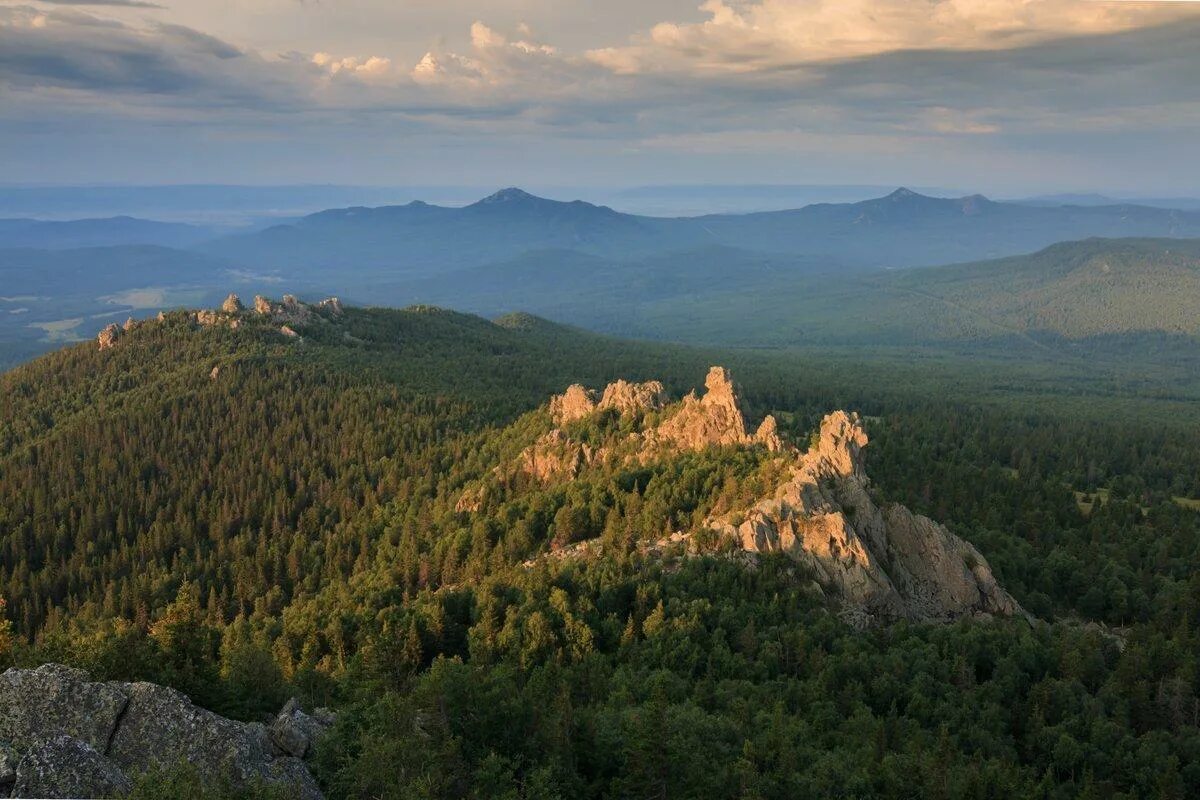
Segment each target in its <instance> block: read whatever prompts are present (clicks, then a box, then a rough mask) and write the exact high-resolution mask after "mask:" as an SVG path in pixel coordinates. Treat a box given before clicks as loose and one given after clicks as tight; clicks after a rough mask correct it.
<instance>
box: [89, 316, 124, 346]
mask: <svg viewBox="0 0 1200 800" xmlns="http://www.w3.org/2000/svg"><path fill="white" fill-rule="evenodd" d="M122 333H124V331H123V330H121V326H120V325H118V324H117V323H115V322H113V323H110V324H108V325H105V326H104V329H103V330H101V331H100V333H98V334H96V343H97V344H98V345H99V347H100V349H101V350H108V349H110V348H113V347H116V345H117V340H118V339H120V338H121V334H122Z"/></svg>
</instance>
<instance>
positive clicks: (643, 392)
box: [498, 367, 1025, 621]
mask: <svg viewBox="0 0 1200 800" xmlns="http://www.w3.org/2000/svg"><path fill="white" fill-rule="evenodd" d="M704 386H705V391H704V394H703V395H702V396H697V395H696V394H695V393H692V394H690V395H688V396H687V397H685V398H684V399H683V400H682V401H681V402H680V403H677V404H673V405H668V404H667V401H666V398H665V395H664V393H663V388H662V384H660V383H658V382H657V381H652V382H649V383H641V384H634V383H627V382H625V381H616V382H615V383H612V384H610V385H609V386H608V387H607V388H606V389H605V390H604V392H603V393H602V394H598V393H597V392H595V391H592V390H589V389H587V388H585V387H583V386H580V385H575V386H571V387H570V388H569V389H567V391H566V392H564V393H563V394H561V395H557V396H555V397H554V398H552V399H551V401H550V405H549V410H550V414H551V417H552V418H553V420H554V421H555V423H556V424H557V425H560V426H563V425H566V424H567V423H570V422H572V421H574V420H578V419H583V418H586V417H587V416H589V415H590V414H593V413H596V412H599V411H600V410H602V409H604V408H611V409H616V410H617V411H618V412H619V413H621V414H623V415H624V414H634V413H639V412H647V411H655V412H660V413H658V414H655V415H654V416H651V417H646V418H643V419H640V420H635V426H634V430H633V432H632V433H628V434H627V435H625V438H621V439H618V438H610V439H608V440H605V441H604V442H603V443H601V444H587V443H584V442H580V441H576V440H575V439H573V438H571V436H570V435H569V434H568V433H567V432H566V431H569V430H570V428H566V429H565V430H564V429H563V428H561V427H560V428H554V429H553V430H551V431H550V432H549V433H546V434H544V435H543V436H542V437H540V438H539V439H537V440H536V441H535V442H534V443H533V444H531V445H530V446H529V447H527V448H526V449H525V450H524V451H522V453H521V454H520V456H519V457H518V459H517V463H516V467H517V469H518V470H519V471H520V472H523V473H525V474H528V475H531V476H533V477H534V478H535V479H537V480H538V481H540V482H543V483H552V482H556V481H565V480H573V479H574V478H576V477H577V476H578V475H579V474H580V473H581V472H582V471H583V470H585V469H588V468H590V467H592V466H594V465H596V464H599V463H603V462H606V461H607V460H611V459H613V458H617V459H621V458H623V459H625V460H627V461H640V462H642V463H649V462H652V461H654V460H658V459H661V458H664V457H670V456H671V454H673V453H678V452H680V451H684V450H702V449H705V448H709V447H748V446H754V445H758V446H761V447H763V448H765V449H766V450H767V451H768V453H770V454H771V455H770V456H769V458H771V459H773V460H774V462H775V464H776V465H777V466H778V467H779V468H780V470H781V472H782V473H783V474H785V475H786V477H785V478H784V479H783V480H782V481H781V482H780V483H779V485H778V486H776V487H775V488H774V489H773V490H772V492H771V493H770V494H768V495H767V496H766V497H763V498H761V499H760V500H758V501H757V502H755V503H754V504H753V505H751V507H749V508H742V509H735V510H733V511H731V512H729V513H722V514H720V515H718V516H714V517H713V518H710V519H709V520H707V522H706V524H705V525H704V526H703V527H706V528H708V529H710V530H713V531H716V532H717V533H718V534H719V535H720V536H721V537H723V538H725V539H727V540H728V539H732V540H733V541H735V542H737V543H738V544H739V545H740V547H741V550H742V551H743V553H744V554H745V555H746V557H748V558H754V557H755V556H754V554H758V553H770V552H779V553H786V554H787V555H788V556H790V557H791V558H793V559H795V560H796V561H797V562H799V563H801V564H803V565H805V566H807V567H808V568H809V570H810V571H811V572H812V574H813V575H814V576H815V577H816V580H817V582H818V583H819V584H820V585H821V587H822V588H823V590H824V592H825V593H826V594H827V595H830V596H833V597H836V598H837V599H838V600H839V601H840V602H841V605H842V611H843V614H844V616H845V617H846V618H847V619H853V620H858V621H862V620H875V621H888V620H896V619H908V620H920V621H948V620H954V619H959V618H962V617H971V616H990V615H1000V616H1020V615H1024V614H1025V612H1024V611H1023V610H1022V609H1021V607H1020V605H1018V603H1017V602H1016V600H1014V599H1013V598H1012V596H1011V595H1009V594H1008V592H1006V591H1005V590H1004V589H1003V588H1002V587H1001V586H1000V585H999V584H998V582H997V581H996V577H995V575H994V574H993V573H992V570H991V567H990V566H989V565H988V563H987V560H986V559H984V557H983V556H982V555H981V554H980V553H979V551H978V550H976V549H975V548H974V547H973V546H972V545H971V544H969V543H968V542H966V541H964V540H962V539H960V538H959V537H957V536H955V535H954V534H952V533H951V532H950V531H949V530H948V529H947V528H946V527H945V526H943V525H939V524H938V523H937V522H934V521H933V520H931V519H929V518H928V517H923V516H920V515H918V514H914V513H913V512H911V511H909V510H908V509H907V508H905V507H904V506H901V505H897V504H882V505H881V504H878V503H877V502H876V500H875V499H874V497H873V495H872V492H871V490H870V479H869V478H868V477H867V474H866V469H865V462H864V458H863V450H864V448H865V447H866V446H867V444H868V438H867V433H866V429H865V428H864V427H863V424H862V420H861V418H860V417H859V416H858V415H857V414H855V413H850V412H846V411H835V412H833V413H831V414H829V415H827V416H826V417H825V418H824V420H823V421H822V422H821V427H820V431H819V433H818V435H817V436H816V438H815V439H814V441H813V442H812V444H811V446H810V447H809V449H808V450H807V451H806V452H801V451H800V450H799V449H797V448H796V447H795V446H793V445H791V444H789V443H787V442H786V441H785V440H784V438H783V437H782V436H781V435H780V432H779V426H778V423H777V422H776V420H775V418H774V417H771V416H767V417H766V418H764V419H763V420H762V422H761V423H760V424H759V426H758V428H757V430H756V431H755V433H754V434H753V435H751V434H749V433H748V430H749V428H748V426H747V423H746V418H745V415H744V413H743V410H742V403H741V400H740V398H739V396H738V392H737V390H736V387H735V385H734V382H733V380H732V377H731V376H730V374H729V372H728V371H727V370H725V369H724V368H722V367H713V368H712V369H710V370H709V372H708V376H707V378H706V379H705V382H704ZM660 419H661V422H660V421H659V420H660ZM508 469H509V470H511V467H509V468H508ZM498 472H499V473H500V474H501V475H502V476H503V475H506V474H510V473H509V472H506V471H505V469H504V468H498ZM673 535H674V536H678V537H681V538H680V539H679V541H675V540H674V539H672V540H670V541H667V540H664V542H660V543H658V544H659V545H662V547H663V548H669V547H674V546H677V545H679V544H680V542H684V541H685V540H687V545H686V547H687V548H691V543H690V537H691V532H683V531H680V532H678V533H677V534H673ZM576 551H577V552H580V553H583V552H590V550H589V548H585V547H579V548H576V549H575V550H572V551H571V552H576Z"/></svg>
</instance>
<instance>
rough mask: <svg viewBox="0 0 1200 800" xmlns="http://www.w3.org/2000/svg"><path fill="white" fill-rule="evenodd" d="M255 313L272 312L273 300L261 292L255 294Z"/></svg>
mask: <svg viewBox="0 0 1200 800" xmlns="http://www.w3.org/2000/svg"><path fill="white" fill-rule="evenodd" d="M254 313H256V314H263V315H267V314H270V313H271V301H270V300H268V299H267V298H265V297H263V296H262V295H261V294H256V295H254Z"/></svg>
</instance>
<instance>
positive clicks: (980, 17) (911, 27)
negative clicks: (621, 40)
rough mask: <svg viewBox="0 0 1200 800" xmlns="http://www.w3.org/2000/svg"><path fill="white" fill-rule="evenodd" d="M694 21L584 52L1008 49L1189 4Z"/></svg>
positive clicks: (991, 7)
mask: <svg viewBox="0 0 1200 800" xmlns="http://www.w3.org/2000/svg"><path fill="white" fill-rule="evenodd" d="M700 10H701V11H703V12H705V13H706V14H707V15H708V19H706V20H705V21H703V22H699V23H677V22H670V21H664V22H660V23H659V24H657V25H655V26H653V27H652V28H651V29H650V30H649V31H648V32H646V33H643V34H641V35H639V36H636V37H634V38H633V39H632V40H631V41H630V42H629V43H627V44H624V45H617V46H613V47H604V48H597V49H594V50H591V51H589V53H588V57H589V58H591V59H592V60H593V61H594V62H596V63H597V64H600V65H602V66H604V67H606V68H608V69H611V70H613V71H614V72H618V73H622V74H633V73H637V72H642V71H648V70H670V69H676V70H692V71H696V70H699V71H730V72H748V71H757V70H764V69H776V68H780V67H785V66H797V65H802V64H810V63H814V62H820V61H824V60H830V59H841V58H856V57H862V56H870V55H879V54H883V53H889V52H895V51H900V50H913V49H922V50H988V49H1008V48H1013V47H1019V46H1022V45H1027V44H1031V43H1035V42H1038V41H1046V40H1048V39H1052V38H1058V37H1061V36H1065V35H1095V34H1105V33H1113V32H1117V31H1126V30H1132V29H1135V28H1139V27H1146V26H1149V25H1153V24H1158V23H1162V22H1165V21H1168V20H1172V19H1179V18H1186V17H1188V16H1192V17H1194V15H1195V12H1196V8H1195V7H1188V4H1180V3H1176V4H1163V3H1153V2H1151V3H1126V2H1103V0H1097V1H1095V2H1093V1H1092V0H918V1H914V0H756V1H751V0H706V1H705V2H704V3H703V5H701V6H700Z"/></svg>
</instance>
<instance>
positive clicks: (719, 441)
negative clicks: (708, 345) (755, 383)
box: [654, 367, 749, 450]
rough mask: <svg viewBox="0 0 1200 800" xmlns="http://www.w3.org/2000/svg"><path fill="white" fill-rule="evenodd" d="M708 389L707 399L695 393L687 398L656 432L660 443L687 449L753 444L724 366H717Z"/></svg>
mask: <svg viewBox="0 0 1200 800" xmlns="http://www.w3.org/2000/svg"><path fill="white" fill-rule="evenodd" d="M704 388H705V393H704V396H703V397H699V398H698V397H696V395H695V393H692V394H690V395H688V396H687V397H685V398H683V404H682V407H681V408H680V409H679V411H678V412H676V414H675V415H674V416H672V417H671V418H670V419H668V420H667V421H666V422H664V423H663V424H662V425H661V426H659V428H658V429H657V430H656V431H654V438H655V439H656V440H657V441H658V442H669V443H671V444H674V445H676V446H677V447H679V448H681V449H684V450H700V449H703V448H705V447H710V446H718V447H719V446H724V445H739V444H747V443H748V442H749V438H748V437H747V436H746V420H745V418H744V417H743V416H742V411H741V409H740V408H739V407H738V399H737V394H736V393H735V392H734V389H733V381H732V380H731V379H730V377H729V372H728V371H727V370H725V368H724V367H713V368H712V369H710V370H709V371H708V377H707V378H706V379H705V380H704Z"/></svg>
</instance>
